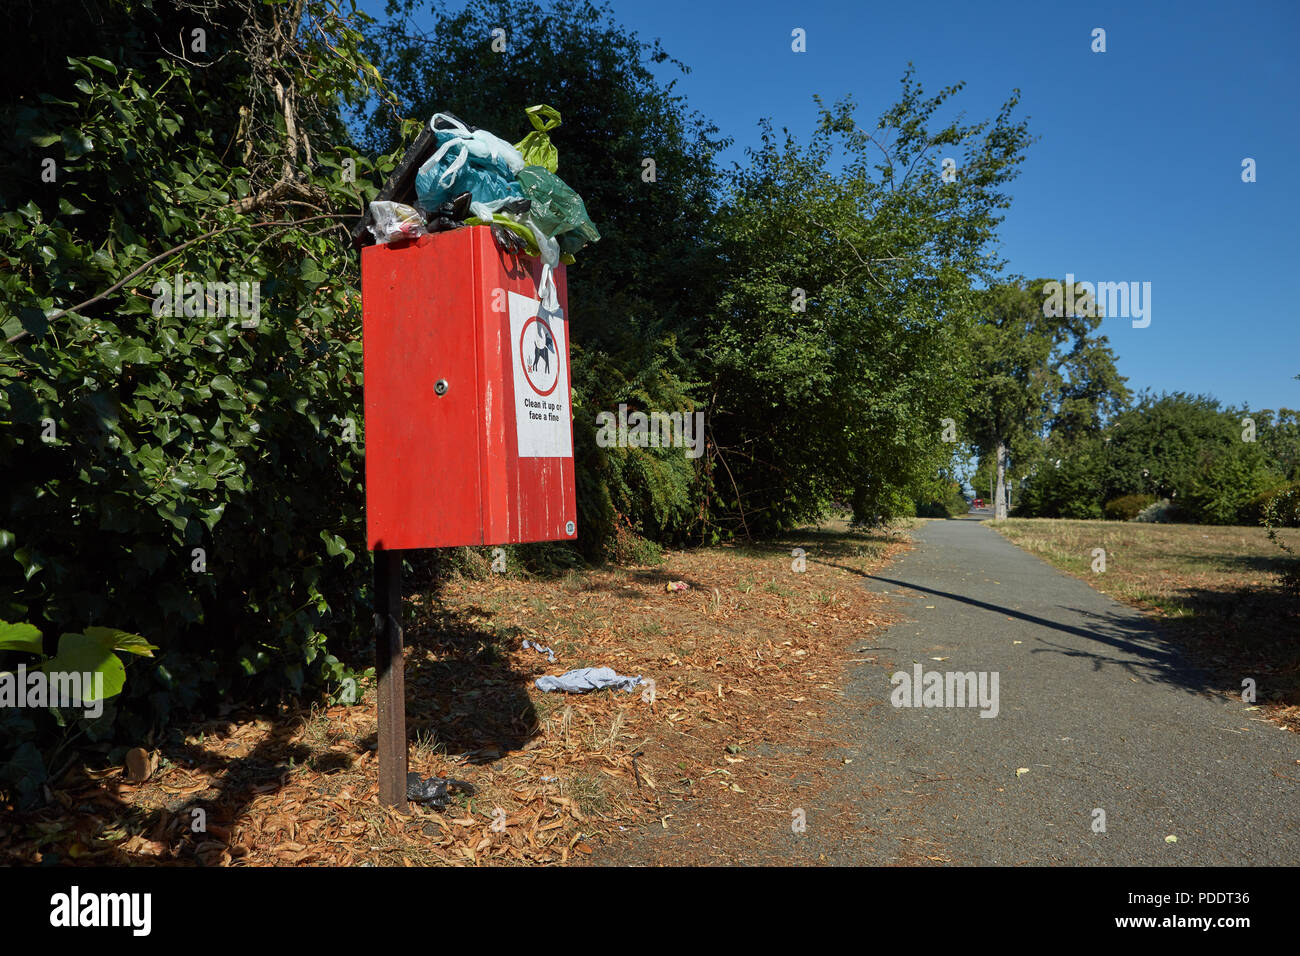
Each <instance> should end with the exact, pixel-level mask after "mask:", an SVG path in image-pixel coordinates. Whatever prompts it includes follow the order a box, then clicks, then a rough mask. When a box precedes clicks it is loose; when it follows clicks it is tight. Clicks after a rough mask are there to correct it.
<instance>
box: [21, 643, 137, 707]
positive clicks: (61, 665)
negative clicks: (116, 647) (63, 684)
mask: <svg viewBox="0 0 1300 956" xmlns="http://www.w3.org/2000/svg"><path fill="white" fill-rule="evenodd" d="M41 670H42V671H44V672H45V673H46V674H86V673H89V674H102V675H103V678H104V685H103V693H102V695H96V694H95V689H94V687H93V686H91V687H83V688H82V700H83V701H86V702H90V701H95V700H101V699H103V698H107V697H114V696H116V695H117V694H120V693H121V692H122V686H123V685H124V684H125V683H126V668H125V667H123V666H122V661H121V659H120V658H119V657H118V656H117V655H116V654H114V653H113V652H112V651H111V650H108V649H107V648H105V647H104V645H103V644H102V643H101V642H100V641H98V640H96V639H95V638H93V637H89V636H87V635H85V634H64V635H63V636H61V637H60V638H59V652H58V653H57V654H55V655H54V656H53V657H51V658H50V659H49V660H48V661H46V662H45V663H44V664H42V665H41Z"/></svg>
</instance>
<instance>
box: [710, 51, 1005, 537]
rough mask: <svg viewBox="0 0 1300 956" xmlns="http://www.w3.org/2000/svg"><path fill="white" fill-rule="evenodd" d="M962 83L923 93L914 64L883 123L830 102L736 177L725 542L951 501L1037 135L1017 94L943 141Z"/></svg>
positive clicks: (720, 340) (726, 334)
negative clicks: (952, 436)
mask: <svg viewBox="0 0 1300 956" xmlns="http://www.w3.org/2000/svg"><path fill="white" fill-rule="evenodd" d="M959 90H960V85H958V86H954V87H949V88H947V89H944V90H942V91H941V92H940V93H938V94H937V95H934V96H926V95H925V94H924V92H923V90H922V89H921V87H920V85H919V84H918V83H916V82H915V80H914V79H913V76H912V71H911V70H909V71H908V72H907V73H906V74H905V75H904V77H903V80H902V90H901V95H900V97H899V99H898V101H897V102H896V103H895V104H894V105H893V106H891V107H890V108H888V109H887V110H886V111H885V112H884V113H883V115H882V116H881V117H880V119H879V120H878V121H877V122H876V123H875V124H873V125H872V126H871V127H869V128H864V127H862V126H860V125H859V124H858V122H857V120H856V115H855V113H856V111H855V107H854V104H853V103H852V101H851V100H843V101H841V102H839V103H837V104H835V106H834V107H830V108H828V107H825V106H823V105H822V104H821V102H820V100H819V101H818V105H819V110H820V122H819V124H818V127H817V131H816V133H815V135H814V137H813V138H812V140H811V142H809V143H808V144H807V145H801V144H799V143H798V142H796V141H795V139H794V138H793V137H792V136H791V135H790V134H789V132H788V131H786V132H784V133H783V134H777V133H776V132H775V131H774V130H773V129H772V128H771V126H770V124H764V125H763V126H762V143H761V145H760V146H759V147H758V148H756V149H754V150H751V151H750V153H749V157H750V162H749V164H748V165H747V166H746V167H745V168H739V167H738V168H737V169H736V170H735V171H734V172H733V174H732V177H731V179H732V181H731V188H730V190H729V192H728V195H727V198H726V201H725V203H724V205H723V208H722V210H721V211H720V214H719V224H720V228H721V231H722V233H723V236H724V241H723V250H722V272H721V275H720V279H721V281H722V283H723V290H724V291H723V295H722V297H721V300H720V302H719V306H718V310H717V312H716V314H715V316H713V317H712V318H711V320H710V323H709V330H708V348H707V350H706V355H707V357H708V359H709V360H710V364H709V371H708V380H709V381H710V385H709V391H710V394H711V395H712V396H714V397H713V400H712V402H711V405H712V408H713V423H714V424H713V430H714V439H715V442H716V450H717V461H718V465H719V469H720V474H719V476H718V478H717V481H716V487H717V492H718V495H719V501H718V505H719V506H720V507H719V509H718V510H719V520H720V521H721V522H722V523H723V524H724V526H725V527H726V528H727V529H728V530H734V531H742V532H746V533H755V532H759V531H765V530H774V529H781V528H785V527H788V526H789V525H790V524H792V523H793V522H796V521H798V520H800V519H804V518H808V517H811V516H813V515H815V514H817V513H818V512H819V511H820V509H821V508H822V506H823V505H824V504H825V503H826V502H827V501H828V500H829V499H832V498H839V499H840V500H850V501H852V504H853V509H854V514H855V517H856V519H857V520H859V521H866V522H874V521H875V520H877V519H878V518H879V517H884V518H888V517H890V516H892V515H895V514H898V513H901V512H904V511H908V510H910V509H911V508H912V506H913V501H914V500H915V499H916V498H923V497H941V496H942V495H943V494H944V493H945V488H944V482H943V481H942V480H941V479H940V478H939V477H938V476H939V473H940V468H941V467H943V466H945V465H947V464H949V463H950V461H951V450H952V445H951V444H945V442H944V441H943V440H942V439H941V433H942V430H943V424H942V422H943V419H945V418H952V419H954V421H955V420H956V419H958V418H960V411H959V409H960V407H961V402H962V387H963V383H964V382H965V379H966V373H965V368H964V366H965V363H966V355H965V348H964V345H963V332H964V327H965V323H966V321H967V320H968V318H969V316H970V314H971V312H972V307H973V296H972V294H971V291H970V288H971V284H972V282H973V281H974V279H975V277H978V276H981V275H983V274H986V273H988V272H991V271H992V270H993V269H995V268H996V266H997V263H996V262H994V260H993V259H992V258H991V252H990V250H989V240H990V239H991V237H992V236H993V234H994V231H995V228H996V225H997V223H998V222H999V221H1000V217H999V216H998V214H997V211H998V210H999V209H1002V208H1005V207H1006V205H1007V203H1008V202H1009V200H1008V198H1007V196H1006V194H1005V193H1004V191H1003V190H1004V188H1005V186H1006V184H1007V183H1008V182H1009V181H1010V180H1011V179H1012V178H1013V177H1014V175H1015V173H1016V168H1017V165H1018V164H1019V162H1020V161H1021V159H1022V157H1023V151H1024V149H1025V148H1026V146H1027V144H1028V141H1029V137H1028V133H1027V130H1026V127H1025V125H1024V124H1023V122H1020V121H1018V120H1016V119H1014V118H1013V114H1014V111H1015V108H1016V103H1017V98H1016V96H1015V95H1013V96H1012V97H1011V98H1010V99H1009V100H1008V101H1007V103H1006V104H1005V105H1004V107H1003V108H1002V110H1001V111H1000V112H999V113H998V115H997V116H996V117H995V118H994V119H993V120H991V121H987V122H983V123H979V124H974V125H969V126H966V125H960V124H959V123H952V124H949V125H946V126H943V127H941V128H938V129H933V130H932V129H931V128H930V124H931V120H932V117H933V114H934V113H935V111H936V110H938V109H939V108H940V106H941V105H943V104H944V103H946V102H947V101H948V99H949V98H950V97H952V96H954V95H955V94H956V93H957V92H958V91H959ZM949 151H951V152H956V153H959V154H960V155H961V156H962V164H961V167H960V170H961V173H960V178H959V179H958V180H957V181H955V182H953V181H948V180H947V179H946V178H945V177H944V176H943V175H942V167H941V165H940V158H941V156H942V155H943V153H944V152H949Z"/></svg>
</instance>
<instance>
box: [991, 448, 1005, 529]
mask: <svg viewBox="0 0 1300 956" xmlns="http://www.w3.org/2000/svg"><path fill="white" fill-rule="evenodd" d="M1006 517H1007V446H1006V443H1005V442H1003V441H1002V440H1000V439H999V440H998V490H997V494H996V495H994V497H993V520H994V521H1005V520H1006Z"/></svg>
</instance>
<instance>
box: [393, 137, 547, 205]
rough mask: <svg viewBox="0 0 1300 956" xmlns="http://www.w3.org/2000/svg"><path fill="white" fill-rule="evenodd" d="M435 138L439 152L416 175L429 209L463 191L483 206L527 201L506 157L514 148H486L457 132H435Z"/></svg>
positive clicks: (422, 199)
mask: <svg viewBox="0 0 1300 956" xmlns="http://www.w3.org/2000/svg"><path fill="white" fill-rule="evenodd" d="M439 115H441V114H439ZM437 118H438V117H437V116H435V117H434V119H435V120H436V119H437ZM480 132H481V131H480ZM433 135H434V137H435V138H436V139H437V141H438V150H437V152H435V153H434V154H433V155H432V156H430V157H429V158H428V159H427V160H426V161H425V163H424V165H423V166H421V167H420V171H419V172H418V173H416V174H415V193H416V196H418V197H419V200H420V205H421V206H423V207H424V208H425V209H436V208H437V207H438V206H441V205H442V204H443V203H444V202H446V201H447V200H448V198H450V197H451V196H455V195H458V194H459V193H463V192H468V193H469V194H470V197H471V199H472V200H473V201H474V202H482V203H486V202H492V201H493V200H497V199H510V198H514V199H522V198H523V195H524V193H523V190H522V189H520V188H519V183H517V182H516V181H515V177H514V174H513V173H512V172H511V171H510V168H509V165H508V157H506V156H504V155H503V153H504V152H505V151H513V147H511V146H509V145H508V144H506V143H501V144H500V147H499V148H495V149H486V148H484V147H483V145H482V144H481V143H479V142H478V141H477V140H473V139H468V138H467V137H466V134H465V133H464V132H462V131H461V130H457V129H435V130H434V131H433ZM485 135H490V134H485ZM492 139H493V140H495V137H492Z"/></svg>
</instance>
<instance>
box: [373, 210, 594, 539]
mask: <svg viewBox="0 0 1300 956" xmlns="http://www.w3.org/2000/svg"><path fill="white" fill-rule="evenodd" d="M541 270H542V266H541V263H540V262H539V261H538V260H536V259H533V258H531V257H525V256H521V257H515V256H512V255H510V254H508V253H505V252H503V251H502V250H501V249H499V248H498V247H497V245H496V243H495V242H494V241H493V239H492V232H491V230H490V229H489V228H488V227H487V226H469V227H466V228H462V229H454V230H451V231H449V232H440V233H434V234H432V235H426V236H421V237H420V238H419V239H416V240H415V241H413V242H409V243H400V244H396V243H395V244H388V245H372V246H367V247H365V248H364V249H362V250H361V288H362V293H361V301H362V322H363V333H364V334H363V342H364V354H365V414H366V423H365V443H366V540H367V545H368V547H369V548H370V549H371V550H376V549H385V550H390V551H391V550H401V549H408V548H442V547H452V546H457V545H484V544H512V543H518V542H524V541H555V540H568V539H573V538H574V537H576V535H577V508H576V505H575V503H574V483H573V477H574V470H573V418H572V392H571V388H570V376H569V330H568V322H567V321H566V320H565V318H564V313H565V312H567V309H568V297H567V288H566V285H565V272H564V268H563V267H562V266H561V267H559V268H557V269H556V270H555V272H554V281H555V285H556V291H557V293H558V297H559V303H560V307H561V311H560V312H556V313H552V312H548V311H546V310H545V309H544V308H542V301H541V295H540V293H539V288H538V284H539V281H540V278H541Z"/></svg>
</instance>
